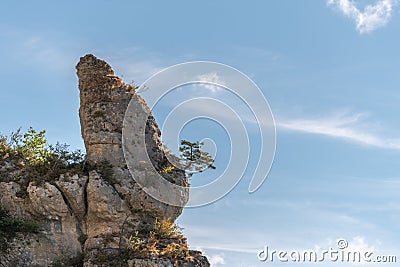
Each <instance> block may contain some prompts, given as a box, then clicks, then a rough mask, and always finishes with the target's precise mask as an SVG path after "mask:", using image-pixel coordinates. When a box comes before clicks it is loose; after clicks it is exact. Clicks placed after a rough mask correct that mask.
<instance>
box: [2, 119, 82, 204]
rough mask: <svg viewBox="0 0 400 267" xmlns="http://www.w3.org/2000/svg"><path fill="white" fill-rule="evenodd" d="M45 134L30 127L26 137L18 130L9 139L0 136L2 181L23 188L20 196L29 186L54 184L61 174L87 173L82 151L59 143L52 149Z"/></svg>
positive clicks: (25, 134)
mask: <svg viewBox="0 0 400 267" xmlns="http://www.w3.org/2000/svg"><path fill="white" fill-rule="evenodd" d="M45 133H46V131H45V130H42V131H36V130H35V129H33V128H32V127H30V128H29V129H28V131H27V132H25V133H21V129H18V130H17V131H16V132H13V133H12V134H11V135H10V136H9V137H5V136H0V163H1V165H2V168H0V181H15V182H18V183H19V184H20V185H21V186H22V187H23V190H22V191H21V195H20V196H24V194H26V188H27V187H28V185H29V183H30V182H36V183H38V184H42V183H44V182H53V181H55V179H57V178H58V177H60V175H61V174H65V173H71V174H75V173H81V172H83V171H85V164H84V154H83V153H82V152H81V151H80V150H75V151H70V150H69V149H68V145H66V144H60V143H57V144H56V145H49V144H48V143H47V141H46V138H45Z"/></svg>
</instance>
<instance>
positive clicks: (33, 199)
mask: <svg viewBox="0 0 400 267" xmlns="http://www.w3.org/2000/svg"><path fill="white" fill-rule="evenodd" d="M76 68H77V74H78V78H79V89H80V102H81V106H80V109H79V115H80V121H81V130H82V137H83V139H84V143H85V147H86V152H87V155H86V160H87V162H88V164H90V165H91V166H95V167H94V168H92V170H91V171H87V172H86V173H81V174H69V173H65V174H63V175H61V176H60V177H55V179H54V181H50V182H44V183H41V184H37V183H36V182H30V183H29V184H28V187H27V188H26V192H27V193H26V194H25V195H21V194H20V192H21V190H22V185H21V184H20V183H19V182H18V179H15V178H16V177H17V178H18V176H19V175H22V174H20V173H19V172H18V166H16V165H15V164H14V163H12V162H10V161H9V160H8V159H5V160H4V159H3V160H2V161H0V169H2V170H6V171H7V170H10V171H9V175H6V176H4V175H3V176H0V208H1V209H3V210H7V211H8V212H9V214H10V215H12V216H13V217H18V218H22V219H26V220H32V221H35V222H37V223H38V225H39V226H40V231H39V232H38V233H30V234H26V235H23V236H21V235H19V236H17V237H16V238H15V239H14V240H12V241H11V242H10V244H9V248H8V250H7V252H6V253H1V252H0V266H85V267H95V266H132V267H136V266H154V267H162V266H165V267H166V266H187V267H189V266H209V263H208V261H207V259H206V258H205V257H204V256H202V255H201V253H200V252H196V251H188V252H187V253H188V254H187V255H190V257H183V258H182V257H175V258H171V257H167V256H163V255H165V254H162V253H161V254H160V255H156V254H154V253H147V254H146V253H144V254H143V253H141V254H140V257H139V256H138V257H136V256H135V255H136V254H135V253H132V251H130V249H129V246H128V243H129V240H130V238H132V235H133V233H136V234H137V233H138V232H139V233H142V232H145V231H148V229H150V228H151V227H152V226H153V225H154V222H155V221H162V220H167V219H169V220H171V221H174V220H176V218H177V217H178V216H179V215H180V214H181V212H182V208H180V207H174V206H169V205H167V204H164V203H160V202H159V201H157V200H155V199H153V198H151V197H150V196H148V195H147V194H146V193H145V192H144V191H143V190H142V189H141V188H140V186H139V185H138V184H137V183H136V182H135V181H134V179H132V177H131V174H130V172H129V170H128V168H127V164H126V162H125V159H124V154H123V150H122V127H123V118H124V115H125V111H126V108H127V106H128V104H129V102H130V101H131V100H133V101H137V102H138V103H140V105H143V110H144V111H143V112H147V113H148V114H147V115H148V116H149V119H148V123H147V125H146V144H147V146H148V149H149V151H151V153H149V156H150V158H151V161H152V163H153V165H154V166H155V168H156V169H160V168H161V167H162V166H165V164H166V162H167V158H166V156H165V153H164V151H163V149H162V146H161V142H160V134H161V133H160V131H159V129H158V126H157V124H156V122H155V120H154V118H153V117H152V116H151V113H150V111H149V109H148V108H147V106H146V104H145V102H144V100H143V99H141V98H140V96H138V95H136V94H135V90H134V89H135V88H134V87H133V86H130V85H126V84H124V83H123V82H122V81H121V79H120V78H118V77H116V76H115V75H114V72H113V70H112V68H111V67H110V66H109V65H108V64H107V63H106V62H104V61H102V60H99V59H97V58H96V57H94V56H93V55H86V56H84V57H82V58H81V59H80V62H79V63H78V65H77V67H76ZM102 166H103V167H104V166H105V167H106V168H107V170H108V172H101V171H100V170H99V169H101V168H102ZM103 169H104V168H103ZM6 173H7V172H6ZM167 176H173V177H174V181H175V182H176V183H178V184H180V185H186V184H187V179H186V176H185V173H184V172H183V171H179V170H177V171H174V172H173V173H168V174H167ZM165 193H166V194H168V193H169V192H165ZM173 239H174V238H172V239H168V238H167V239H166V238H164V239H163V241H162V244H164V245H163V246H164V248H165V247H167V246H168V244H169V242H176V240H175V241H174V240H173ZM175 239H176V238H175ZM146 240H147V241H146V242H150V239H149V238H147V239H146ZM152 242H154V240H153V241H152ZM179 242H183V243H184V245H185V246H186V243H185V242H186V241H185V239H184V241H179ZM57 264H58V265H57Z"/></svg>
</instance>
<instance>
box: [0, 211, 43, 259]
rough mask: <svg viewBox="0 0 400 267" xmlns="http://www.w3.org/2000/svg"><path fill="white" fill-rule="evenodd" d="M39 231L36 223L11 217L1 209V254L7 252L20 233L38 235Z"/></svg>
mask: <svg viewBox="0 0 400 267" xmlns="http://www.w3.org/2000/svg"><path fill="white" fill-rule="evenodd" d="M38 231H39V226H38V225H37V224H36V223H35V222H33V221H26V220H22V219H19V218H14V217H11V216H10V215H9V213H8V212H7V211H5V210H3V209H0V253H2V252H5V251H6V250H7V248H8V243H9V242H10V241H12V239H14V238H15V237H16V236H17V234H18V233H38Z"/></svg>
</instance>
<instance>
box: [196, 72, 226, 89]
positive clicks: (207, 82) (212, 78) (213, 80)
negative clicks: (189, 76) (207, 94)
mask: <svg viewBox="0 0 400 267" xmlns="http://www.w3.org/2000/svg"><path fill="white" fill-rule="evenodd" d="M196 78H197V80H198V81H199V82H202V86H203V87H204V88H206V89H209V90H210V91H211V92H214V93H215V92H217V91H219V90H220V89H221V88H220V87H219V86H218V85H222V86H226V82H225V81H224V80H223V79H222V78H221V77H220V76H219V75H218V73H216V72H210V73H207V74H203V75H198V76H197V77H196Z"/></svg>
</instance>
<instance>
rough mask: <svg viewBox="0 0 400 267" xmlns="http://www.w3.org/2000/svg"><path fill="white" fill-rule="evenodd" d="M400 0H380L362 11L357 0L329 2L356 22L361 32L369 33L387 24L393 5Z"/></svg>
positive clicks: (332, 0)
mask: <svg viewBox="0 0 400 267" xmlns="http://www.w3.org/2000/svg"><path fill="white" fill-rule="evenodd" d="M397 1H398V0H379V1H377V2H376V3H375V4H374V5H371V4H370V5H367V6H365V8H364V10H363V11H361V10H360V8H359V7H357V3H356V1H352V0H328V4H329V5H331V6H335V7H337V8H338V9H339V10H340V11H341V12H342V13H343V14H344V15H346V16H347V17H349V18H351V19H353V20H354V21H355V22H356V28H357V30H358V31H359V32H360V33H368V32H371V31H374V30H375V29H377V28H379V27H382V26H385V25H386V24H387V23H388V22H389V20H390V18H391V16H392V12H393V7H394V5H395V4H396V3H397Z"/></svg>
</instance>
